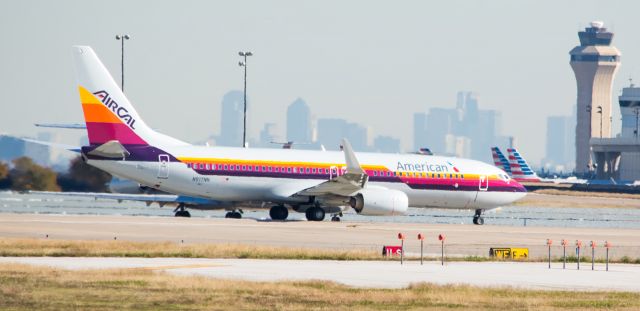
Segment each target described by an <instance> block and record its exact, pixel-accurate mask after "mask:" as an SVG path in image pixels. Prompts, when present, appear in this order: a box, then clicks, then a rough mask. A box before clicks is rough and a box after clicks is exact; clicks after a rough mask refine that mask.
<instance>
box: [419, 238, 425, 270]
mask: <svg viewBox="0 0 640 311" xmlns="http://www.w3.org/2000/svg"><path fill="white" fill-rule="evenodd" d="M418 240H420V265H422V263H423V261H422V258H423V250H424V235H422V233H418Z"/></svg>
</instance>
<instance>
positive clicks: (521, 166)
mask: <svg viewBox="0 0 640 311" xmlns="http://www.w3.org/2000/svg"><path fill="white" fill-rule="evenodd" d="M507 153H508V154H509V165H510V166H511V176H512V177H513V179H515V180H517V181H530V182H538V181H540V177H538V175H537V174H536V173H535V172H534V171H533V170H531V167H530V166H529V164H528V163H527V161H525V159H524V158H523V157H522V156H520V152H518V150H516V148H508V149H507Z"/></svg>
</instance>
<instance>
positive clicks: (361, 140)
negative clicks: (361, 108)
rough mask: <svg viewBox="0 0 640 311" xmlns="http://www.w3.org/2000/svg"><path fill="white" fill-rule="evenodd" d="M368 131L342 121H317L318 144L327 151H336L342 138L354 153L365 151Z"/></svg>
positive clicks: (329, 119) (355, 124) (367, 148)
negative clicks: (346, 140)
mask: <svg viewBox="0 0 640 311" xmlns="http://www.w3.org/2000/svg"><path fill="white" fill-rule="evenodd" d="M368 132H369V131H368V130H367V128H366V127H364V126H361V125H359V124H357V123H349V122H347V121H346V120H344V119H333V118H328V119H318V141H317V142H318V143H319V144H322V145H324V147H325V148H327V150H338V149H339V147H340V143H341V142H342V139H343V138H346V139H348V140H349V142H350V143H351V146H353V149H354V150H356V151H367V150H369V146H368V145H367V141H368V137H369V133H368Z"/></svg>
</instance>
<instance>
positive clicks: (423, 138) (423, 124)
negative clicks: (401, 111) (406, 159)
mask: <svg viewBox="0 0 640 311" xmlns="http://www.w3.org/2000/svg"><path fill="white" fill-rule="evenodd" d="M427 145H428V141H427V114H426V113H423V112H418V113H414V114H413V149H414V151H417V150H420V148H424V147H427Z"/></svg>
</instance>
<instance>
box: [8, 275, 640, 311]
mask: <svg viewBox="0 0 640 311" xmlns="http://www.w3.org/2000/svg"><path fill="white" fill-rule="evenodd" d="M426 308H430V309H437V310H444V309H456V310H505V309H506V310H558V309H574V310H583V309H590V310H638V309H639V308H640V294H638V293H624V292H561V291H534V290H518V289H511V288H479V287H472V286H438V285H433V284H416V285H413V286H411V287H409V288H406V289H395V290H393V289H356V288H350V287H346V286H342V285H338V284H335V283H331V282H324V281H323V282H320V281H316V282H314V281H311V282H275V283H262V282H247V281H231V280H217V279H210V278H204V277H185V276H172V275H169V274H165V273H157V272H152V271H148V270H140V269H128V270H83V271H67V270H59V269H53V268H44V267H34V266H25V265H17V264H6V265H0V309H3V310H6V309H13V310H61V309H82V310H86V309H90V310H114V309H118V310H123V309H125V310H126V309H135V310H156V309H162V310H174V309H180V310H247V309H251V310H255V309H260V310H269V309H277V310H309V309H313V310H364V309H377V310H417V309H426Z"/></svg>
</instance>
